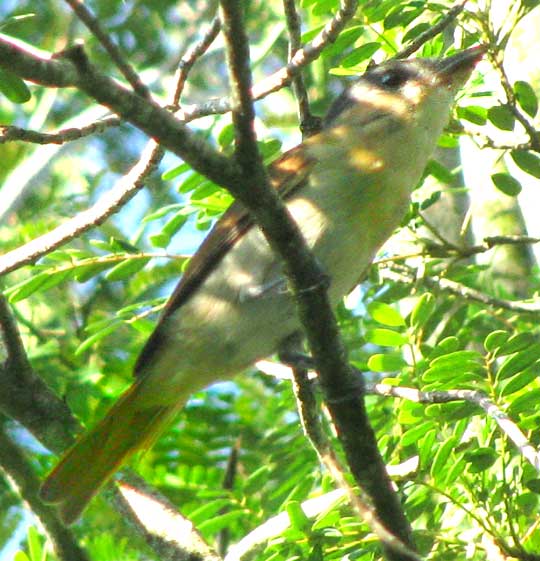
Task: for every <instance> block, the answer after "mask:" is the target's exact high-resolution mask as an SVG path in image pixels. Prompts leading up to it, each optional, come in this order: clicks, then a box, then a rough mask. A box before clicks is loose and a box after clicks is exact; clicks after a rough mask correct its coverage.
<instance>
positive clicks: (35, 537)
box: [27, 526, 44, 561]
mask: <svg viewBox="0 0 540 561" xmlns="http://www.w3.org/2000/svg"><path fill="white" fill-rule="evenodd" d="M27 540H28V552H29V554H30V559H31V560H32V561H42V559H43V557H44V551H43V545H42V543H41V536H40V535H39V532H38V531H37V529H36V527H35V526H30V527H29V528H28V532H27Z"/></svg>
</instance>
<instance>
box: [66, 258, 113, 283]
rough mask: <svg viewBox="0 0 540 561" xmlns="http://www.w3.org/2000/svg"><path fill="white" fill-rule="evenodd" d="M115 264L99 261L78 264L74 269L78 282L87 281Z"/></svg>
mask: <svg viewBox="0 0 540 561" xmlns="http://www.w3.org/2000/svg"><path fill="white" fill-rule="evenodd" d="M113 266H114V263H107V262H101V263H100V262H99V261H98V262H96V263H91V264H90V265H82V266H78V267H77V268H76V269H75V271H74V273H75V274H74V277H75V280H76V281H77V282H86V281H88V280H90V279H91V278H93V277H95V276H97V275H99V274H100V273H102V272H103V271H106V270H107V269H110V268H111V267H113Z"/></svg>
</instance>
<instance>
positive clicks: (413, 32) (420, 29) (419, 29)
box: [402, 22, 431, 43]
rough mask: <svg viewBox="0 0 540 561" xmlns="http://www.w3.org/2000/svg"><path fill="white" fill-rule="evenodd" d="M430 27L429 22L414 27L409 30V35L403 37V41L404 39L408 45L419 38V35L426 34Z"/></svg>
mask: <svg viewBox="0 0 540 561" xmlns="http://www.w3.org/2000/svg"><path fill="white" fill-rule="evenodd" d="M430 27H431V25H430V24H429V23H427V22H423V23H419V24H417V25H415V26H414V27H411V29H409V30H408V31H407V33H405V35H403V39H402V41H403V43H408V42H409V41H412V40H413V39H415V38H416V37H418V35H421V34H422V33H424V31H427V30H428V29H429V28H430Z"/></svg>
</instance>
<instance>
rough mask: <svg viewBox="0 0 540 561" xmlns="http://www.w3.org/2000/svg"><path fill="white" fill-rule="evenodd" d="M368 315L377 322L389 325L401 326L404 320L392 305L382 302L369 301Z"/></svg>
mask: <svg viewBox="0 0 540 561" xmlns="http://www.w3.org/2000/svg"><path fill="white" fill-rule="evenodd" d="M367 311H368V312H369V315H370V316H371V317H372V318H373V319H374V320H375V321H376V322H378V323H381V324H382V325H388V326H389V327H401V326H404V325H405V320H404V319H403V317H402V316H401V314H400V313H399V312H398V311H397V310H396V309H395V308H393V307H392V306H389V305H388V304H385V303H384V302H370V303H369V304H368V306H367Z"/></svg>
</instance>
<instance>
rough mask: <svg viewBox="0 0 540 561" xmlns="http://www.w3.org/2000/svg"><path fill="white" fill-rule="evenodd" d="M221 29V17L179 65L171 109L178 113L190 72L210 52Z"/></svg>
mask: <svg viewBox="0 0 540 561" xmlns="http://www.w3.org/2000/svg"><path fill="white" fill-rule="evenodd" d="M220 29H221V21H220V19H219V17H215V18H214V20H213V21H212V24H211V25H210V27H209V28H208V30H207V31H206V33H205V34H204V35H203V37H202V38H201V40H200V41H199V42H198V43H195V45H193V46H192V47H191V48H189V49H188V51H187V52H186V54H185V55H184V56H183V57H182V59H181V60H180V62H179V63H178V70H177V72H176V89H175V91H174V94H173V100H172V103H171V108H172V109H173V110H174V111H176V110H178V109H179V107H180V96H181V95H182V92H183V91H184V86H185V84H186V80H187V77H188V74H189V72H190V70H191V69H192V68H193V65H194V64H195V63H196V62H197V60H198V59H199V58H200V57H201V56H202V55H204V53H205V52H206V51H207V50H208V48H209V47H210V45H211V44H212V43H213V42H214V40H215V38H216V37H217V36H218V33H219V31H220Z"/></svg>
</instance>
